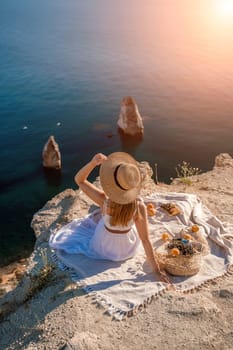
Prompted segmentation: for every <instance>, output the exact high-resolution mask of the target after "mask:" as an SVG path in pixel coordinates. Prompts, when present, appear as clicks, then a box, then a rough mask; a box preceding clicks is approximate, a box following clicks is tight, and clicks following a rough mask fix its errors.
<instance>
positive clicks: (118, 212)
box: [110, 199, 137, 226]
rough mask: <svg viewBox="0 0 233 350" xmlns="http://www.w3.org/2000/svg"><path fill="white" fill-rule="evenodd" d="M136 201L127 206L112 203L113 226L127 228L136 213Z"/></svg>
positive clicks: (111, 221) (111, 219) (111, 222)
mask: <svg viewBox="0 0 233 350" xmlns="http://www.w3.org/2000/svg"><path fill="white" fill-rule="evenodd" d="M136 202H137V201H136V199H135V200H134V201H133V202H131V203H127V204H119V203H115V202H112V201H110V216H111V218H110V224H111V225H112V226H127V225H128V223H129V221H130V220H131V219H132V218H133V216H134V214H135V212H136Z"/></svg>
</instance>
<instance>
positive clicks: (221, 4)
mask: <svg viewBox="0 0 233 350" xmlns="http://www.w3.org/2000/svg"><path fill="white" fill-rule="evenodd" d="M216 10H217V13H218V15H220V16H223V17H232V16H233V0H218V1H217V2H216Z"/></svg>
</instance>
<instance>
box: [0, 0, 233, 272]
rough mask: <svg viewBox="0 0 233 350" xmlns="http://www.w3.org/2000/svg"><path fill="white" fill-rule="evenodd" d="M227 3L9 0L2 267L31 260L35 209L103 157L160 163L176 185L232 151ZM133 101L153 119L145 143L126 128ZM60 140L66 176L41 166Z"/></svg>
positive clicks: (1, 16)
mask: <svg viewBox="0 0 233 350" xmlns="http://www.w3.org/2000/svg"><path fill="white" fill-rule="evenodd" d="M203 3H204V4H203ZM221 3H222V4H223V3H224V0H219V1H217V0H216V1H210V0H209V1H208V0H207V1H205V2H203V1H196V0H193V1H192V0H174V1H168V0H158V1H156V0H145V1H143V2H142V1H141V0H128V1H123V0H118V1H114V0H85V1H79V0H50V1H45V0H41V1H35V0H21V1H19V2H15V1H14V0H1V3H0V120H1V128H0V146H1V147H0V164H1V172H0V187H1V192H0V193H1V194H0V211H1V230H0V240H1V244H0V264H1V265H2V264H6V263H7V262H9V261H11V260H13V259H16V258H18V257H19V256H25V255H28V254H29V253H30V252H31V250H32V249H33V244H34V241H35V238H34V234H33V231H32V230H31V229H30V221H31V219H32V215H33V213H35V212H36V211H37V210H39V209H40V208H41V207H42V206H43V205H44V204H45V202H46V201H47V200H48V199H50V198H51V197H52V196H54V195H55V194H57V193H59V192H60V191H62V190H63V189H65V188H67V187H71V188H76V186H75V184H74V181H73V176H74V174H75V172H76V171H77V169H78V168H80V167H81V166H82V165H83V164H84V163H85V162H86V161H87V160H88V159H89V158H90V157H91V156H92V155H93V154H94V153H95V152H97V151H98V152H104V153H106V154H108V153H110V152H112V151H117V150H124V151H127V152H130V153H131V154H132V155H134V156H135V157H136V158H137V159H138V160H148V161H149V162H150V163H151V165H152V167H153V165H154V163H158V176H159V180H160V181H166V182H169V178H170V177H171V176H174V175H175V171H174V167H175V166H176V165H177V164H178V163H180V162H181V161H182V160H186V161H189V162H190V163H191V164H192V165H193V166H195V167H199V168H201V169H202V170H204V171H206V170H208V169H211V168H212V166H213V162H214V157H215V155H216V154H218V153H220V152H229V153H231V154H232V153H233V142H232V135H233V69H232V62H233V12H231V9H230V8H229V9H228V10H227V9H226V8H225V9H224V7H223V6H222V5H221ZM127 95H131V96H133V97H134V98H135V100H136V102H137V104H138V107H139V110H140V113H141V115H142V116H143V121H144V126H145V135H144V138H143V140H142V141H141V142H134V143H132V142H128V141H125V140H122V139H121V138H120V136H119V134H118V132H117V125H116V123H117V119H118V115H119V111H120V103H121V99H122V98H123V97H124V96H127ZM59 123H60V124H59ZM109 134H113V136H112V137H111V138H109V137H108V135H109ZM50 135H54V136H55V138H56V140H57V142H58V143H59V146H60V150H61V154H62V166H63V167H62V173H61V177H60V178H55V177H48V176H46V174H45V173H44V172H43V169H42V166H41V152H42V149H43V146H44V144H45V142H46V141H47V139H48V137H49V136H50ZM95 175H97V173H94V174H93V176H95Z"/></svg>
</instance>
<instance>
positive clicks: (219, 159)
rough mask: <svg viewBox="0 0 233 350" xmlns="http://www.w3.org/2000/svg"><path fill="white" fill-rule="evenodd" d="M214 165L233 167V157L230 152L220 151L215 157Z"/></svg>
mask: <svg viewBox="0 0 233 350" xmlns="http://www.w3.org/2000/svg"><path fill="white" fill-rule="evenodd" d="M214 166H215V167H217V168H224V167H231V168H233V158H232V157H231V156H230V154H228V153H220V154H218V155H217V156H216V157H215V162H214Z"/></svg>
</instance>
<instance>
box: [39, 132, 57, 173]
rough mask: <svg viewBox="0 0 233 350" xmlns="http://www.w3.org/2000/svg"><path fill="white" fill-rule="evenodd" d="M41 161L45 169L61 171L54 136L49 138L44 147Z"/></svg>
mask: <svg viewBox="0 0 233 350" xmlns="http://www.w3.org/2000/svg"><path fill="white" fill-rule="evenodd" d="M42 159H43V166H44V167H45V168H49V169H61V153H60V151H59V146H58V144H57V142H56V141H55V139H54V136H50V137H49V139H48V141H47V142H46V144H45V145H44V148H43V152H42Z"/></svg>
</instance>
